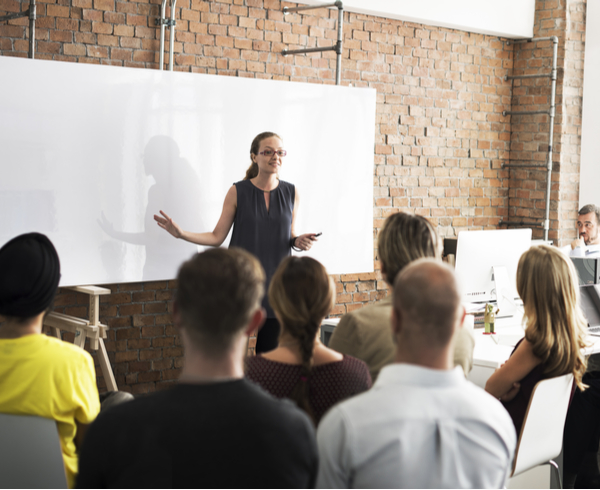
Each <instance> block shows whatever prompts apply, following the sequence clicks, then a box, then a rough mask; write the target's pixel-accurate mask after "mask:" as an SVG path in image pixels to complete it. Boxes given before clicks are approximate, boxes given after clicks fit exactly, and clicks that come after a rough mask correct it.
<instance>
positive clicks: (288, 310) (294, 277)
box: [269, 257, 335, 421]
mask: <svg viewBox="0 0 600 490" xmlns="http://www.w3.org/2000/svg"><path fill="white" fill-rule="evenodd" d="M334 291H335V288H334V286H333V282H332V280H331V278H330V277H329V276H328V275H327V270H326V269H325V267H323V265H322V264H321V263H320V262H318V261H317V260H315V259H312V258H310V257H288V258H286V259H285V260H284V261H283V262H282V263H281V265H280V266H279V268H278V269H277V271H276V272H275V275H274V276H273V279H272V280H271V285H270V286H269V302H270V303H271V306H272V307H273V310H275V313H276V314H277V317H278V318H279V320H280V321H281V324H282V331H285V332H286V333H287V334H288V335H290V336H291V337H292V338H293V339H295V340H297V341H298V344H299V347H300V353H301V356H302V371H301V374H300V378H299V379H298V381H297V382H296V385H295V386H294V389H293V391H292V395H291V398H292V399H293V400H294V401H295V402H296V403H297V404H298V406H299V407H300V408H302V409H303V410H304V411H305V412H306V413H308V415H309V416H310V417H311V418H312V419H313V421H314V415H313V410H312V407H311V404H310V393H309V381H310V376H311V371H312V364H313V348H314V345H315V339H316V337H317V333H318V332H319V327H320V324H321V320H323V318H325V317H326V316H327V315H328V314H329V312H330V311H331V308H332V307H333V303H334V300H335V297H334Z"/></svg>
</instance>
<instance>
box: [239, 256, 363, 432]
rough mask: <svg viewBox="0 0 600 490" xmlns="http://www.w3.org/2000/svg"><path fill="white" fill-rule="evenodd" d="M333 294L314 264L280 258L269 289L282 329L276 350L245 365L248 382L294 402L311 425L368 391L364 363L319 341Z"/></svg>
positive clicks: (320, 267) (322, 270) (329, 282)
mask: <svg viewBox="0 0 600 490" xmlns="http://www.w3.org/2000/svg"><path fill="white" fill-rule="evenodd" d="M334 292H335V286H334V285H333V282H332V280H331V278H330V277H329V276H328V275H327V271H326V270H325V267H323V265H321V264H320V263H319V262H317V261H316V260H314V259H311V258H310V257H302V258H299V257H288V258H287V259H285V260H284V261H283V262H282V263H281V265H280V266H279V268H278V269H277V271H276V272H275V275H274V276H273V279H272V281H271V285H270V287H269V302H270V303H271V305H272V307H273V310H274V311H275V315H276V316H277V318H278V319H279V323H280V324H281V328H282V331H281V335H280V337H279V346H278V347H277V349H275V350H273V351H271V352H267V353H263V354H261V355H258V356H256V357H250V358H248V359H247V361H246V376H247V377H248V379H250V380H252V381H254V382H255V383H258V384H259V385H260V386H261V387H262V388H264V389H265V390H267V391H268V392H269V393H271V394H272V395H273V396H276V397H277V398H291V399H292V400H294V401H295V402H296V403H297V404H298V406H299V407H300V408H302V409H303V410H304V411H305V412H306V413H308V414H309V415H310V417H311V418H312V419H313V421H314V422H315V424H318V423H319V421H320V420H321V417H322V416H323V415H324V414H325V412H326V411H327V410H328V409H329V408H331V406H333V405H335V404H336V403H338V402H339V401H341V400H344V399H345V398H348V397H351V396H353V395H356V394H357V393H361V392H363V391H365V390H367V389H369V388H370V387H371V376H370V375H369V370H368V368H367V366H366V364H365V363H364V362H362V361H359V360H358V359H356V358H354V357H351V356H347V355H342V354H340V353H339V352H336V351H334V350H332V349H329V348H327V347H325V346H324V345H323V343H321V341H320V339H319V335H318V334H319V329H320V325H321V322H322V321H323V319H324V318H325V317H326V316H327V315H328V314H329V312H330V311H331V308H332V307H333V304H334V301H335V294H334Z"/></svg>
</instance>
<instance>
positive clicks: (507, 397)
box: [500, 383, 521, 402]
mask: <svg viewBox="0 0 600 490" xmlns="http://www.w3.org/2000/svg"><path fill="white" fill-rule="evenodd" d="M520 389H521V383H514V384H513V385H512V388H511V389H510V390H508V392H507V393H505V394H504V395H502V396H501V397H500V401H501V402H509V401H511V400H512V399H513V398H514V397H515V396H517V393H519V390H520Z"/></svg>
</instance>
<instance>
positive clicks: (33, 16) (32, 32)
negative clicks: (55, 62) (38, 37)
mask: <svg viewBox="0 0 600 490" xmlns="http://www.w3.org/2000/svg"><path fill="white" fill-rule="evenodd" d="M35 19H36V6H35V0H29V57H30V58H31V59H34V58H35Z"/></svg>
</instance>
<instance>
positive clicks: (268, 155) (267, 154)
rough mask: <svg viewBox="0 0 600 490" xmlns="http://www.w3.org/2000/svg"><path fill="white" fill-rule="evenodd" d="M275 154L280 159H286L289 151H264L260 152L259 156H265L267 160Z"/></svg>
mask: <svg viewBox="0 0 600 490" xmlns="http://www.w3.org/2000/svg"><path fill="white" fill-rule="evenodd" d="M274 153H277V156H278V157H284V156H286V155H287V151H285V150H277V151H275V150H264V151H259V152H258V154H259V155H264V156H266V157H267V158H268V157H272V156H273V154H274Z"/></svg>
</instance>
